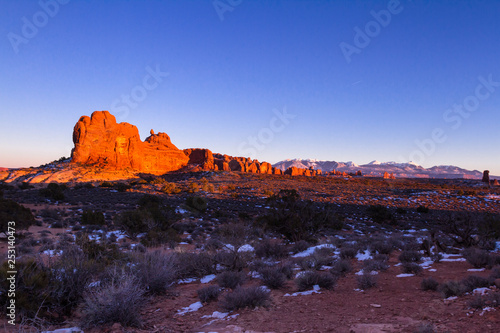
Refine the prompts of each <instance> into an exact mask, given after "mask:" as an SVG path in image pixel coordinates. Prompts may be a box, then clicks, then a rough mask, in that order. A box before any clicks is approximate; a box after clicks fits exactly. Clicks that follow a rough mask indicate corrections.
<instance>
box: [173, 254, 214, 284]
mask: <svg viewBox="0 0 500 333" xmlns="http://www.w3.org/2000/svg"><path fill="white" fill-rule="evenodd" d="M176 260H177V264H176V265H177V272H178V274H179V277H180V278H189V277H203V276H205V275H209V274H214V273H216V271H217V270H216V262H215V260H214V258H213V257H212V256H211V255H209V254H208V253H187V252H185V253H176Z"/></svg>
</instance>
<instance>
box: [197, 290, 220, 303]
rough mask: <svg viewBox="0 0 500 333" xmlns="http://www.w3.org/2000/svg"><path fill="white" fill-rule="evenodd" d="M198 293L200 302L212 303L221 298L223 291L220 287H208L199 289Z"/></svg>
mask: <svg viewBox="0 0 500 333" xmlns="http://www.w3.org/2000/svg"><path fill="white" fill-rule="evenodd" d="M196 292H197V294H198V298H199V299H200V302H202V303H207V302H210V301H216V300H217V299H218V298H219V295H220V293H221V292H222V289H221V288H220V287H219V286H207V287H203V288H200V289H198V290H197V291H196Z"/></svg>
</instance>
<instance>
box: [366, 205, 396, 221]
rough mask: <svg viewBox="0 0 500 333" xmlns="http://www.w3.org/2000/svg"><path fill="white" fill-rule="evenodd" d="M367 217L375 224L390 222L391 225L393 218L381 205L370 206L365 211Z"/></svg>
mask: <svg viewBox="0 0 500 333" xmlns="http://www.w3.org/2000/svg"><path fill="white" fill-rule="evenodd" d="M366 212H367V214H368V216H369V217H371V218H372V220H373V221H375V222H377V223H383V222H388V221H389V222H391V223H393V220H394V216H392V213H391V212H390V211H389V209H388V208H387V207H385V206H382V205H371V206H370V207H368V208H367V210H366Z"/></svg>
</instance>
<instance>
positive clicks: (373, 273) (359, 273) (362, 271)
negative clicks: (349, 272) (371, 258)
mask: <svg viewBox="0 0 500 333" xmlns="http://www.w3.org/2000/svg"><path fill="white" fill-rule="evenodd" d="M355 274H356V275H363V274H365V271H364V270H363V269H362V270H360V271H359V272H357V273H355ZM377 274H378V272H377V271H370V275H377Z"/></svg>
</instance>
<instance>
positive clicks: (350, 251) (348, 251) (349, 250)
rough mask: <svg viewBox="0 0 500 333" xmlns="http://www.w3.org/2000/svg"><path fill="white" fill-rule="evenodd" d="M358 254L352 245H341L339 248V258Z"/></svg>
mask: <svg viewBox="0 0 500 333" xmlns="http://www.w3.org/2000/svg"><path fill="white" fill-rule="evenodd" d="M356 254H358V250H357V249H355V248H353V247H343V248H341V249H340V258H342V259H353V258H354V257H356Z"/></svg>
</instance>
